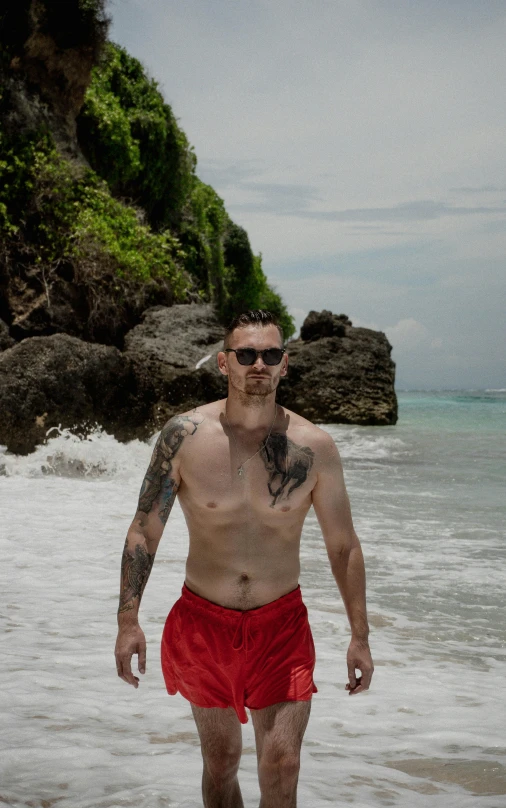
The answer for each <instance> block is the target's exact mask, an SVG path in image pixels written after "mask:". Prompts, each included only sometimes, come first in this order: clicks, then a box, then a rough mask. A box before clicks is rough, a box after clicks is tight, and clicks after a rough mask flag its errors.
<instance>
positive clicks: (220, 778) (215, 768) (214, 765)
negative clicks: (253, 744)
mask: <svg viewBox="0 0 506 808" xmlns="http://www.w3.org/2000/svg"><path fill="white" fill-rule="evenodd" d="M202 757H203V759H204V767H205V769H206V770H207V772H208V774H209V776H210V777H211V779H212V781H213V783H214V784H215V786H220V785H223V784H224V783H228V782H230V780H233V779H234V777H235V776H236V775H237V772H238V770H239V763H240V762H241V749H238V748H236V747H228V748H219V749H214V750H212V751H207V752H204V750H202Z"/></svg>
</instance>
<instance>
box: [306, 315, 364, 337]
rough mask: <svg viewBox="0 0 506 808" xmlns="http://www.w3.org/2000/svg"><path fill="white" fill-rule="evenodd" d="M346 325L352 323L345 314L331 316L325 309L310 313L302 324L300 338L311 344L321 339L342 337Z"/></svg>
mask: <svg viewBox="0 0 506 808" xmlns="http://www.w3.org/2000/svg"><path fill="white" fill-rule="evenodd" d="M347 325H352V322H351V320H350V319H348V317H347V316H346V314H332V312H331V311H327V309H323V311H310V312H309V314H308V316H307V317H306V319H305V320H304V323H303V324H302V328H301V330H300V338H301V339H302V340H304V341H305V342H312V341H313V340H315V339H321V337H344V335H345V333H346V326H347Z"/></svg>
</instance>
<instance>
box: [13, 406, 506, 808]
mask: <svg viewBox="0 0 506 808" xmlns="http://www.w3.org/2000/svg"><path fill="white" fill-rule="evenodd" d="M398 397H399V421H398V423H397V425H395V426H392V427H356V426H328V425H327V426H325V427H324V428H325V429H326V430H327V431H328V432H329V433H330V434H331V435H332V437H333V438H334V440H335V441H336V444H337V446H338V448H339V451H340V453H341V457H342V461H343V466H344V470H345V479H346V484H347V487H348V492H349V495H350V500H351V505H352V511H353V516H354V523H355V528H356V530H357V533H358V535H359V537H360V540H361V542H362V547H363V551H364V556H365V561H366V570H367V592H368V610H369V617H370V623H371V636H370V644H371V650H372V654H373V659H374V662H375V673H374V676H373V682H372V687H371V689H370V690H369V691H368V692H367V693H363V694H360V695H357V696H353V697H351V698H350V697H349V696H348V695H347V693H346V691H345V689H344V688H345V684H346V681H347V675H346V659H345V658H346V649H347V645H348V641H349V628H348V626H347V621H346V617H345V613H344V608H343V605H342V602H341V599H340V596H339V592H338V590H337V586H336V584H335V581H334V579H333V577H332V574H331V571H330V567H329V564H328V559H327V556H326V552H325V547H324V543H323V540H322V537H321V534H320V531H319V528H318V524H317V521H316V518H315V516H314V514H312V512H310V513H309V515H308V518H307V520H306V524H305V528H304V532H303V537H302V544H301V559H302V573H301V578H300V584H301V589H302V594H303V598H304V600H305V602H306V605H307V607H308V611H309V619H310V623H311V627H312V631H313V636H314V640H315V646H316V655H317V662H316V669H315V682H316V685H317V687H318V690H319V692H318V693H317V694H315V695H314V697H313V702H312V710H311V716H310V719H309V724H308V727H307V730H306V734H305V738H304V743H303V748H302V761H301V771H300V777H299V789H298V805H299V806H301V808H327V806H335V808H344V806H353V807H354V808H381V807H382V806H394V808H401V806H402V808H406V806H408V808H429V807H430V808H504V806H506V731H505V716H506V688H505V686H504V682H505V672H506V671H505V664H504V663H505V658H506V650H505V642H506V614H505V605H504V604H505V598H504V585H505V564H504V561H505V541H504V534H505V524H506V520H505V483H506V390H472V391H437V392H401V393H399V394H398ZM48 437H49V440H48V443H47V445H46V446H44V447H40V448H38V449H37V450H36V451H35V452H33V453H32V454H31V455H29V456H27V457H21V456H16V455H12V454H9V453H7V452H5V450H4V449H5V447H3V449H2V448H1V447H0V518H1V525H2V528H1V531H0V533H1V538H0V546H1V551H2V563H1V566H0V587H1V592H2V606H1V612H0V613H1V627H0V631H1V636H2V664H3V675H2V687H1V699H0V804H5V805H9V806H12V807H13V808H21V807H23V808H24V807H25V806H30V807H32V808H39V807H40V808H49V807H50V806H53V805H55V806H58V808H106V807H107V808H108V807H109V806H110V807H111V808H119V806H135V808H165V806H170V807H171V808H183V807H184V808H197V806H201V805H202V798H201V790H200V780H201V771H202V760H201V754H200V746H199V739H198V735H197V730H196V727H195V724H194V721H193V718H192V714H191V710H190V707H189V704H188V702H186V701H185V700H184V699H183V698H182V697H181V696H180V695H177V696H168V695H167V693H166V691H165V688H164V684H163V678H162V673H161V670H160V662H159V642H160V636H161V631H162V628H163V624H164V621H165V618H166V615H167V613H168V611H169V610H170V608H171V607H172V605H173V603H174V601H175V600H176V599H177V598H178V597H179V596H180V593H181V587H182V584H183V580H184V563H185V558H186V553H187V534H186V526H185V522H184V518H183V515H182V512H181V510H180V509H179V506H178V505H177V504H176V506H175V507H174V510H173V512H172V515H171V517H170V519H169V521H168V523H167V526H166V528H165V533H164V537H163V539H162V542H161V544H160V547H159V550H158V553H157V558H156V561H155V565H154V568H153V571H152V574H151V578H150V580H149V583H148V586H147V588H146V591H145V594H144V597H143V603H142V607H141V625H142V626H143V628H144V631H145V633H146V637H147V641H148V658H147V671H146V674H145V675H144V676H143V677H141V684H140V687H139V688H138V690H134V689H133V688H131V687H129V686H127V685H126V684H125V683H124V682H122V681H121V680H120V679H118V678H117V675H116V669H115V663H114V654H113V652H114V643H115V638H116V610H117V602H118V591H119V565H120V557H121V552H122V549H123V544H124V539H125V535H126V531H127V528H128V526H129V524H130V522H131V520H132V518H133V515H134V513H135V508H136V503H137V497H138V494H139V489H140V484H141V481H142V478H143V476H144V473H145V471H146V468H147V465H148V463H149V459H150V456H151V451H152V446H153V443H154V440H155V437H156V436H153V437H152V438H151V440H150V441H149V442H147V443H142V442H140V441H132V442H130V443H129V444H121V443H118V441H116V440H115V439H114V438H113V437H111V436H110V435H108V434H106V433H105V432H103V431H102V430H100V429H97V430H96V431H95V432H94V433H93V434H91V435H90V436H89V438H88V439H86V440H80V439H78V438H77V437H75V436H73V435H72V434H71V433H69V432H68V431H66V430H63V431H61V430H58V429H55V430H53V431H52V432H51V433H50V435H49V436H48ZM243 744H244V748H243V757H242V762H241V767H240V770H239V782H240V784H241V789H242V792H243V797H244V804H245V806H247V808H253V807H254V806H258V802H259V789H258V782H257V775H256V755H255V747H254V734H253V726H252V722H251V718H250V721H249V723H248V724H247V725H245V726H243Z"/></svg>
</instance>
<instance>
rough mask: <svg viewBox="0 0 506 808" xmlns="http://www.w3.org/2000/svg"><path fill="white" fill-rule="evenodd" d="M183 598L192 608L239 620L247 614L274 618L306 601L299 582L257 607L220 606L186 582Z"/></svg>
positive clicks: (219, 616)
mask: <svg viewBox="0 0 506 808" xmlns="http://www.w3.org/2000/svg"><path fill="white" fill-rule="evenodd" d="M181 598H182V600H183V601H184V602H186V603H187V604H188V605H191V608H194V609H199V610H200V611H202V612H205V614H207V615H214V616H216V617H218V618H221V619H222V620H237V619H238V618H243V617H245V616H246V615H247V616H248V617H254V618H255V617H256V618H260V619H262V618H272V617H276V616H277V615H279V614H283V613H284V612H287V611H293V609H294V608H295V607H297V606H300V605H301V604H303V603H304V601H303V600H302V592H301V588H300V584H297V586H296V588H295V589H292V591H291V592H287V594H286V595H282V596H281V597H280V598H277V600H273V601H271V602H270V603H265V604H264V605H263V606H258V607H257V608H256V609H229V608H228V607H226V606H220V604H219V603H214V602H213V601H212V600H207V598H203V597H201V596H200V595H197V594H195V592H192V590H191V589H189V588H188V587H187V586H186V583H183V588H182V589H181Z"/></svg>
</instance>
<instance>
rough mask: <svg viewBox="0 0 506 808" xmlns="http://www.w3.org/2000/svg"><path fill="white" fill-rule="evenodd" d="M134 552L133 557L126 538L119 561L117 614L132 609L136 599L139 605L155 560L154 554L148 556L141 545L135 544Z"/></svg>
mask: <svg viewBox="0 0 506 808" xmlns="http://www.w3.org/2000/svg"><path fill="white" fill-rule="evenodd" d="M134 552H135V555H132V553H131V551H129V550H128V538H127V540H126V542H125V548H124V550H123V557H122V559H121V594H120V599H119V609H118V613H121V612H128V611H130V609H134V608H135V603H134V600H135V599H136V598H138V599H139V604H140V602H141V598H142V593H143V592H144V587H145V586H146V583H147V580H148V578H149V573H150V572H151V567H152V566H153V561H154V560H155V554H154V553H153V554H152V555H150V554H149V553H148V551H147V550H146V548H145V547H144V546H143V545H142V544H136V545H135V551H134Z"/></svg>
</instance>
